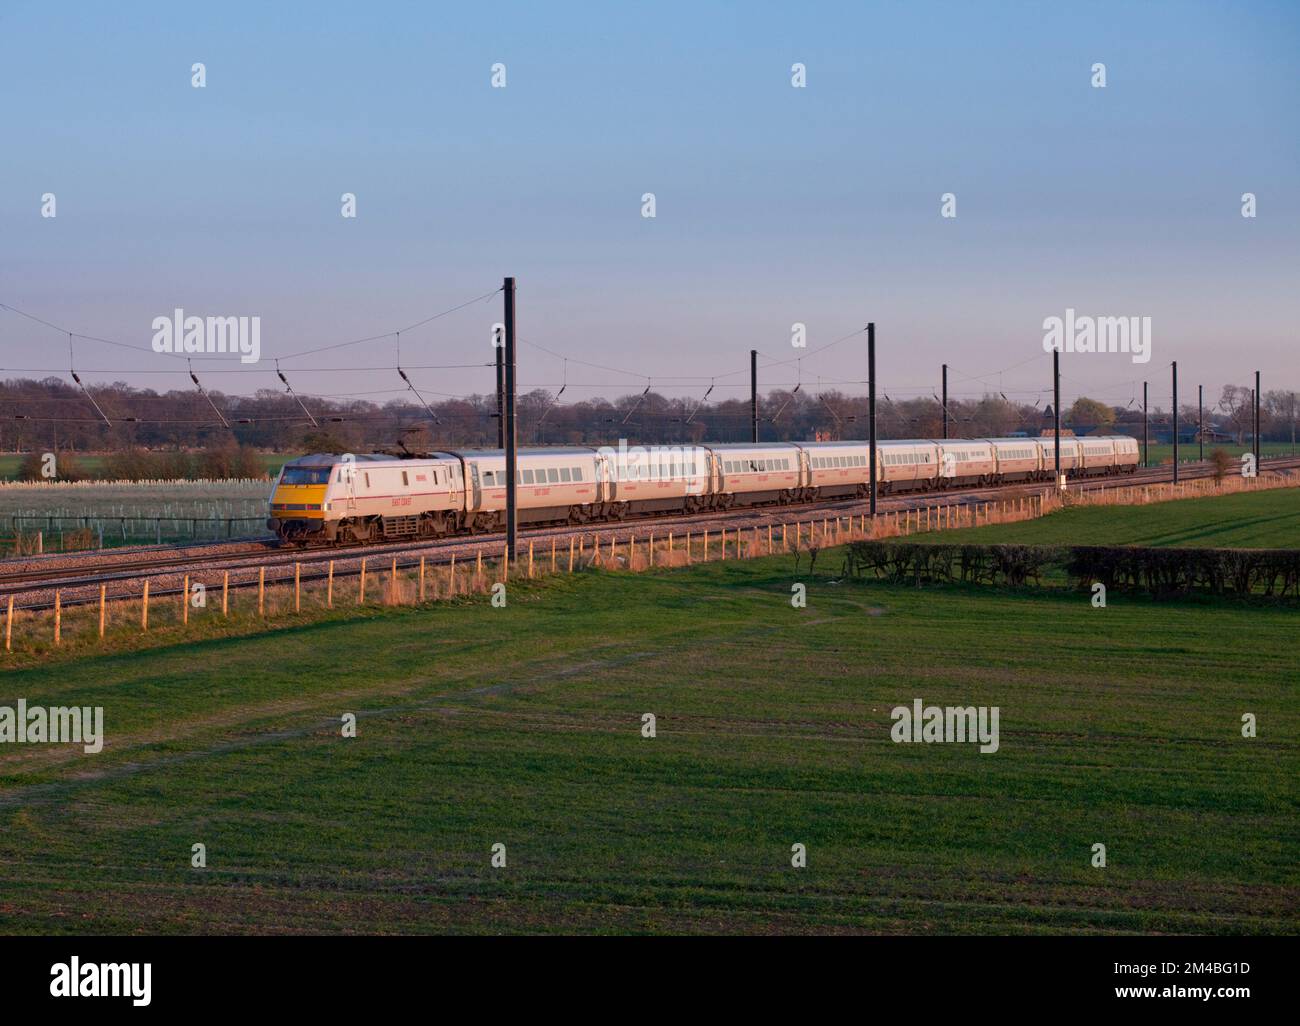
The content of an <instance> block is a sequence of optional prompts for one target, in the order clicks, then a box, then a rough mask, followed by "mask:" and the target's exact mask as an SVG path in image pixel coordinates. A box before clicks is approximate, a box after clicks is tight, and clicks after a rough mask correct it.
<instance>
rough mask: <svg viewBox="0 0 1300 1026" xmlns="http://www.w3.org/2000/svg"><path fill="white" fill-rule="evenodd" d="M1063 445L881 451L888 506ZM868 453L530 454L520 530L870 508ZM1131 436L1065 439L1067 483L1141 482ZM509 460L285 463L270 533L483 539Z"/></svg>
mask: <svg viewBox="0 0 1300 1026" xmlns="http://www.w3.org/2000/svg"><path fill="white" fill-rule="evenodd" d="M1053 443H1054V439H1053V438H1050V437H1048V438H967V439H960V438H950V439H943V440H936V439H902V440H892V441H880V442H877V443H876V483H877V492H878V494H881V495H894V494H899V493H904V492H920V491H938V490H941V489H945V488H960V487H971V486H989V485H1000V484H1012V483H1017V482H1032V481H1046V480H1050V479H1051V478H1052V476H1053V473H1054V463H1055V451H1054V448H1053ZM870 455H871V447H870V445H869V444H868V443H867V442H770V443H756V444H726V445H682V446H646V447H641V446H628V445H627V444H626V443H620V445H619V447H618V448H613V447H605V448H600V449H595V448H589V447H585V446H574V447H568V448H528V449H520V450H519V451H518V455H517V466H516V491H517V506H518V517H519V522H520V523H521V524H528V525H534V526H539V525H552V524H569V525H580V524H586V523H593V522H601V521H619V520H624V519H627V518H628V517H636V516H645V515H665V514H672V513H681V514H687V513H698V512H705V511H708V510H724V509H732V508H735V507H738V506H762V505H788V504H792V503H804V502H813V501H816V500H818V499H839V498H847V497H852V496H861V495H866V494H867V492H868V490H869V481H870ZM1137 466H1138V443H1137V440H1136V439H1135V438H1130V437H1128V436H1127V435H1105V436H1088V437H1081V438H1073V437H1071V438H1062V439H1061V471H1062V473H1064V474H1065V475H1066V476H1067V477H1070V478H1081V477H1098V476H1112V475H1119V474H1131V473H1133V472H1134V471H1136V470H1137ZM505 511H506V459H505V452H504V451H503V450H501V449H460V450H455V451H452V450H445V451H438V452H432V453H428V454H421V455H415V456H413V455H407V454H403V455H400V456H399V455H387V454H379V453H373V454H366V455H352V454H344V455H321V454H318V455H313V456H304V457H302V458H301V459H296V460H291V461H290V462H288V463H286V464H285V465H284V467H283V469H282V470H281V471H280V476H279V477H278V478H277V479H276V482H275V488H274V490H273V491H272V494H271V502H270V518H269V519H268V520H267V527H269V528H270V529H271V530H272V531H273V532H274V533H275V534H276V535H277V536H278V537H279V538H280V539H282V540H283V541H286V542H293V543H298V544H302V545H307V544H313V543H315V544H328V545H339V544H347V543H361V542H371V541H379V540H382V539H398V538H411V537H425V538H439V537H446V536H450V535H456V534H478V533H484V532H491V531H497V530H501V529H502V528H504V526H505Z"/></svg>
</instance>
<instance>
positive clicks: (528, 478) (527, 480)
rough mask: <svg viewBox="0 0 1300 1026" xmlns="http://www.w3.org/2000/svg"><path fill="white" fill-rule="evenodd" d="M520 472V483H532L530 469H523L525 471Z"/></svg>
mask: <svg viewBox="0 0 1300 1026" xmlns="http://www.w3.org/2000/svg"><path fill="white" fill-rule="evenodd" d="M522 473H523V481H522V482H521V483H522V484H532V483H533V472H532V471H531V470H525V471H523V472H522Z"/></svg>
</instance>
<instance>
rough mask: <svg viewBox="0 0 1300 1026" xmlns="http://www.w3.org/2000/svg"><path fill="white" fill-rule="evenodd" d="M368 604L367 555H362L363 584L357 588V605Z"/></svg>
mask: <svg viewBox="0 0 1300 1026" xmlns="http://www.w3.org/2000/svg"><path fill="white" fill-rule="evenodd" d="M365 604H366V557H365V556H362V557H361V584H360V586H359V588H358V590H357V605H359V606H364V605H365Z"/></svg>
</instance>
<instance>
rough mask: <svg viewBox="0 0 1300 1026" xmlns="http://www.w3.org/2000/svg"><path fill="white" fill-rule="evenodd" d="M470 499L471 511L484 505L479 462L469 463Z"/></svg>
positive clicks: (467, 494)
mask: <svg viewBox="0 0 1300 1026" xmlns="http://www.w3.org/2000/svg"><path fill="white" fill-rule="evenodd" d="M465 497H466V498H467V499H469V500H470V505H469V508H470V510H471V511H475V510H478V509H479V508H480V507H482V505H483V485H482V483H481V482H480V481H479V476H478V464H477V463H471V464H469V489H468V490H467V493H466V496H465Z"/></svg>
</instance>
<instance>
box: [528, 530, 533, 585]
mask: <svg viewBox="0 0 1300 1026" xmlns="http://www.w3.org/2000/svg"><path fill="white" fill-rule="evenodd" d="M528 579H529V580H530V581H531V580H532V579H533V540H532V539H531V538H529V539H528Z"/></svg>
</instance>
